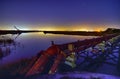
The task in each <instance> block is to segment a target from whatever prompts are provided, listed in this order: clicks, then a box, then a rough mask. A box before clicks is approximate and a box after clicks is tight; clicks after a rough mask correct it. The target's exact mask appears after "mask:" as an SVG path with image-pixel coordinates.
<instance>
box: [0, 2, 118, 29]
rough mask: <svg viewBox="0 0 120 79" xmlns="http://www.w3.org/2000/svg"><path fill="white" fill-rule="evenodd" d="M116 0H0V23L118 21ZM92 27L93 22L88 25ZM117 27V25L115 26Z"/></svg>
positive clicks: (66, 24)
mask: <svg viewBox="0 0 120 79" xmlns="http://www.w3.org/2000/svg"><path fill="white" fill-rule="evenodd" d="M119 4H120V0H0V27H1V28H3V27H5V26H6V27H11V26H12V25H18V26H23V27H22V28H26V27H27V28H33V27H36V28H38V27H39V28H40V27H41V25H52V26H54V27H57V28H59V27H60V26H63V27H67V26H69V25H77V24H109V25H110V24H117V25H118V24H119V22H120V19H119V18H120V14H119V10H120V6H119ZM88 27H92V28H94V27H95V26H88ZM117 27H119V26H117Z"/></svg>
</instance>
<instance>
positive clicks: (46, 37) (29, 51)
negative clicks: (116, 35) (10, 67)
mask: <svg viewBox="0 0 120 79" xmlns="http://www.w3.org/2000/svg"><path fill="white" fill-rule="evenodd" d="M6 36H8V37H10V38H12V39H15V38H16V35H6ZM90 38H95V36H77V35H54V34H43V33H26V34H25V33H24V34H21V35H20V36H18V37H17V38H16V39H15V42H16V46H13V47H12V48H11V53H10V55H8V56H6V57H3V58H2V59H1V60H0V64H1V65H4V64H7V63H10V62H14V61H17V60H20V59H23V58H30V57H32V56H35V55H36V54H37V53H38V52H40V51H41V50H46V49H47V48H48V47H49V46H50V45H51V41H54V42H55V44H63V43H69V42H74V41H77V40H84V39H90Z"/></svg>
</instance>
